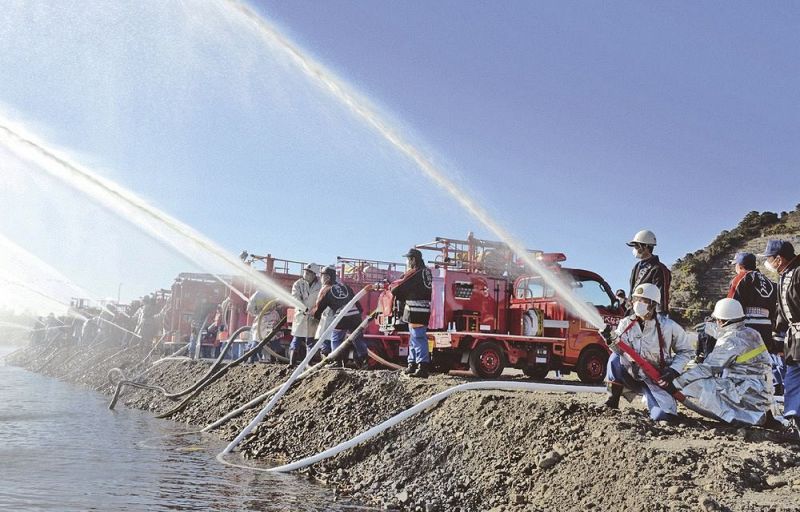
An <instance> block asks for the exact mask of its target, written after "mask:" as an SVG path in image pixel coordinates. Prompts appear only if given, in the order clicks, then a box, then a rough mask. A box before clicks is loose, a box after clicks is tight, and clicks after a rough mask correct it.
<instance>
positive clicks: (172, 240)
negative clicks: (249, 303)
mask: <svg viewBox="0 0 800 512" xmlns="http://www.w3.org/2000/svg"><path fill="white" fill-rule="evenodd" d="M0 144H2V145H3V146H5V147H6V148H7V149H8V150H9V151H11V152H12V153H14V154H15V155H17V156H18V157H19V158H22V159H23V160H25V161H28V162H31V163H33V164H34V165H35V167H36V169H37V170H41V171H44V172H46V173H47V174H49V175H50V176H52V177H54V178H56V179H58V180H60V181H62V182H64V183H66V184H67V185H69V186H71V187H72V188H74V189H76V190H78V191H79V192H81V193H83V194H85V195H86V196H87V197H89V198H91V199H92V200H93V201H95V202H97V203H98V204H100V205H101V206H103V207H104V208H106V209H108V210H109V211H111V212H112V213H114V214H116V215H117V216H119V217H120V218H122V219H124V220H126V221H128V222H130V223H131V224H133V225H134V226H136V227H137V228H139V229H141V230H142V231H143V232H144V233H146V234H148V235H149V236H151V237H153V238H154V239H156V240H157V241H160V242H163V243H165V244H167V245H168V246H170V247H172V248H173V249H175V250H176V251H178V253H180V254H181V255H183V256H184V257H185V258H187V259H188V260H189V261H192V262H193V263H195V264H197V265H199V266H201V267H202V268H207V267H208V261H207V260H206V259H204V258H211V259H212V260H213V261H214V262H215V263H216V264H220V263H222V264H223V265H224V266H225V267H226V268H228V269H231V270H232V271H234V272H236V273H239V274H244V275H246V276H247V277H248V278H249V279H250V280H251V281H252V282H253V284H255V286H256V287H257V288H259V289H261V290H263V291H264V292H267V293H269V294H271V295H273V296H275V297H277V298H278V299H279V300H280V301H281V302H283V303H285V304H288V305H290V306H292V307H295V308H300V309H305V306H304V305H303V304H302V303H300V302H299V301H297V299H295V298H294V297H292V295H291V294H290V293H288V292H287V291H286V290H285V289H284V288H282V287H281V286H280V285H278V284H277V283H275V282H274V281H272V280H271V279H269V278H267V277H266V276H265V275H264V274H262V273H260V272H257V271H256V270H254V269H253V268H251V267H249V266H248V265H245V264H244V263H243V262H242V261H241V260H240V259H238V258H237V257H235V256H233V255H231V254H229V253H227V252H226V251H225V250H223V249H222V248H221V247H219V246H218V245H216V244H215V243H214V242H212V241H211V240H209V239H208V238H206V237H205V236H203V235H202V234H200V233H199V232H197V231H196V230H194V229H192V228H191V227H190V226H188V225H186V224H184V223H183V222H181V221H179V220H177V219H175V218H174V217H172V216H170V215H168V214H166V213H164V212H162V211H161V210H159V209H158V208H156V207H154V206H152V205H150V204H149V203H147V202H146V201H145V200H144V199H142V198H140V197H139V196H137V195H136V194H134V193H133V192H131V191H129V190H127V189H126V188H124V187H123V186H121V185H119V184H118V183H115V182H113V181H111V180H109V179H107V178H103V177H102V176H99V175H97V174H95V173H94V172H92V171H89V170H88V169H86V168H84V167H82V166H81V165H79V164H78V163H76V162H74V161H72V160H71V159H70V158H68V157H67V156H65V155H63V154H60V153H59V152H57V151H56V150H53V149H51V148H50V147H49V146H48V145H47V144H46V143H44V142H43V141H41V140H39V139H37V138H36V137H34V136H33V135H32V134H30V133H29V132H28V131H27V130H26V129H25V128H24V127H22V126H21V125H20V124H19V123H14V122H12V121H11V120H9V119H7V118H5V117H3V116H2V115H0ZM214 275H215V277H216V278H217V279H218V280H219V281H220V282H222V283H223V284H224V285H225V286H227V287H228V288H230V289H231V290H232V291H233V292H234V293H236V294H237V295H239V296H240V297H242V298H243V299H244V300H247V297H246V296H245V295H244V294H243V293H242V292H241V291H239V290H237V289H236V288H235V287H233V286H231V285H230V283H229V282H228V281H227V280H225V279H223V278H222V277H220V276H219V275H216V274H214Z"/></svg>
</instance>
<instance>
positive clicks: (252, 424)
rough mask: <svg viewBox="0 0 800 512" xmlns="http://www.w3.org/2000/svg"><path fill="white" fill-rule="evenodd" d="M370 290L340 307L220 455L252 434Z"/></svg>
mask: <svg viewBox="0 0 800 512" xmlns="http://www.w3.org/2000/svg"><path fill="white" fill-rule="evenodd" d="M371 289H372V286H371V285H367V286H365V287H364V288H362V289H361V290H360V291H359V292H358V293H356V294H355V295H354V296H353V298H352V299H350V301H349V302H348V303H347V304H345V305H344V307H342V309H341V310H340V311H339V314H337V315H336V316H335V317H334V319H333V321H332V322H331V324H330V325H329V326H328V327H327V328H326V329H325V331H323V333H322V335H321V336H320V337H319V339H318V340H317V342H316V343H315V344H314V346H313V347H311V349H310V350H307V351H306V352H307V353H306V357H305V358H304V359H303V361H302V362H301V363H300V364H299V365H297V368H295V369H294V371H293V372H292V375H290V376H289V378H288V379H287V380H286V382H284V383H283V386H281V388H280V389H279V390H278V392H277V393H275V396H273V397H272V400H270V401H269V403H267V405H266V407H264V409H262V410H261V412H259V413H258V415H256V417H255V418H253V421H251V422H250V424H248V425H247V426H246V427H245V428H244V430H242V431H241V432H240V433H239V435H238V436H236V438H235V439H234V440H233V441H231V443H230V444H229V445H228V446H226V447H225V449H224V450H223V451H222V453H221V455H225V454H228V453H230V452H232V451H233V450H234V449H235V448H236V447H237V446H238V445H239V443H241V442H242V440H243V439H244V438H245V437H247V436H248V435H249V434H250V432H252V431H253V429H254V428H256V426H257V425H258V424H259V423H261V420H263V419H264V417H265V416H266V415H267V414H268V413H269V412H270V411H271V410H272V409H273V408H274V407H275V404H277V403H278V400H280V399H281V397H282V396H283V395H284V394H285V393H286V392H287V391H288V390H289V388H290V387H291V386H292V384H293V383H294V381H295V380H297V378H298V377H299V376H300V374H301V373H302V372H303V371H304V370H305V368H306V367H307V366H308V363H309V362H310V361H311V358H312V357H314V354H316V353H317V352H318V351H319V349H320V348H321V347H322V344H323V343H324V342H325V340H326V339H327V338H328V336H329V335H330V333H331V331H333V329H334V328H335V327H336V325H338V323H339V321H341V319H342V318H344V316H345V315H346V314H347V312H348V311H350V308H352V307H353V306H354V305H355V303H356V302H358V300H359V299H361V297H363V296H364V294H365V293H367V292H368V291H370V290H371Z"/></svg>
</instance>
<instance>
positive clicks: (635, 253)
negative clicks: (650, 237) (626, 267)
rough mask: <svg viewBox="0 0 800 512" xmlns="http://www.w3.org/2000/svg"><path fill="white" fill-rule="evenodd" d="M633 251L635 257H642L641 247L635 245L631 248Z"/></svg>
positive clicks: (638, 258)
mask: <svg viewBox="0 0 800 512" xmlns="http://www.w3.org/2000/svg"><path fill="white" fill-rule="evenodd" d="M631 252H632V253H633V257H634V258H636V259H637V260H640V259H642V254H641V253H640V252H639V249H637V248H636V247H633V248H632V249H631Z"/></svg>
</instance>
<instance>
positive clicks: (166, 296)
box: [155, 272, 230, 344]
mask: <svg viewBox="0 0 800 512" xmlns="http://www.w3.org/2000/svg"><path fill="white" fill-rule="evenodd" d="M222 279H226V280H230V277H222ZM227 292H228V288H227V287H226V286H225V284H223V283H221V282H220V281H219V279H217V278H216V277H214V276H213V275H211V274H198V273H189V272H184V273H181V274H178V277H176V278H175V281H174V282H173V283H172V290H171V291H169V292H168V291H167V290H159V292H158V293H157V294H156V296H155V299H156V303H157V304H158V308H157V310H159V311H160V310H161V308H162V307H163V304H166V305H167V307H166V308H165V317H164V333H165V336H164V342H165V343H171V344H183V343H186V342H187V341H188V339H189V335H190V334H191V332H192V323H193V322H194V323H197V324H200V323H202V322H203V320H205V317H206V316H207V315H208V314H209V313H211V312H212V311H213V310H214V309H216V307H217V306H218V305H219V304H220V303H221V302H222V301H223V300H224V299H225V297H226V295H227Z"/></svg>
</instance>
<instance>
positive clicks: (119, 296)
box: [117, 283, 122, 304]
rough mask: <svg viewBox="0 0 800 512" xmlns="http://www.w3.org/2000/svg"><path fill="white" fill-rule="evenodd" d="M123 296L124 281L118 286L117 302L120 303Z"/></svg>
mask: <svg viewBox="0 0 800 512" xmlns="http://www.w3.org/2000/svg"><path fill="white" fill-rule="evenodd" d="M121 297H122V283H119V286H117V304H119V300H120V298H121Z"/></svg>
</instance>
